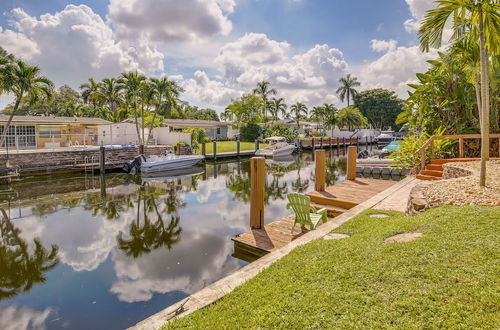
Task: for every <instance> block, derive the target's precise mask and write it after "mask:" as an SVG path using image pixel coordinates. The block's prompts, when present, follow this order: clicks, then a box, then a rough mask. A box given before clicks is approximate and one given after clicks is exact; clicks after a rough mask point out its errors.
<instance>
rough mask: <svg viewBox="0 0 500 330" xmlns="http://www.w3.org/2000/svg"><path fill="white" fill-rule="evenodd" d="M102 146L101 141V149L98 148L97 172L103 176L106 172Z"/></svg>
mask: <svg viewBox="0 0 500 330" xmlns="http://www.w3.org/2000/svg"><path fill="white" fill-rule="evenodd" d="M104 152H105V149H104V145H103V144H102V141H101V147H100V148H99V172H100V173H101V175H104V173H105V171H106V155H105V153H104Z"/></svg>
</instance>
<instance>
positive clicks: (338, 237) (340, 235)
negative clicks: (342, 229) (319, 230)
mask: <svg viewBox="0 0 500 330" xmlns="http://www.w3.org/2000/svg"><path fill="white" fill-rule="evenodd" d="M347 237H350V236H349V235H346V234H337V233H333V234H328V235H325V236H324V237H323V239H326V240H327V241H329V240H332V239H341V238H347Z"/></svg>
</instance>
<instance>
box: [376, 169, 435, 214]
mask: <svg viewBox="0 0 500 330" xmlns="http://www.w3.org/2000/svg"><path fill="white" fill-rule="evenodd" d="M407 179H408V181H407V182H406V184H405V185H400V186H399V189H398V190H396V191H394V192H393V193H392V194H390V195H389V196H387V197H386V198H384V199H383V200H381V201H380V202H379V203H378V204H376V205H375V206H373V208H374V209H377V210H390V211H399V212H405V211H406V206H407V204H408V197H409V196H410V191H411V190H412V189H413V187H415V186H416V185H417V184H429V183H430V181H425V180H419V179H416V178H414V177H408V178H407Z"/></svg>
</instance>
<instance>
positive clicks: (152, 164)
mask: <svg viewBox="0 0 500 330" xmlns="http://www.w3.org/2000/svg"><path fill="white" fill-rule="evenodd" d="M202 160H203V156H201V155H185V156H177V155H174V154H167V155H165V156H151V157H149V158H146V161H145V162H143V163H142V164H141V172H142V173H151V172H160V171H168V170H176V169H180V168H185V167H189V166H194V165H196V164H198V163H199V162H201V161H202Z"/></svg>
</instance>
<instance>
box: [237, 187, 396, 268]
mask: <svg viewBox="0 0 500 330" xmlns="http://www.w3.org/2000/svg"><path fill="white" fill-rule="evenodd" d="M396 183H397V181H390V180H376V179H366V178H357V179H355V180H346V181H344V182H342V183H340V184H337V185H334V186H330V187H326V189H325V191H312V192H310V193H307V194H306V195H308V196H309V197H311V203H312V205H313V206H314V207H316V208H317V209H320V208H326V209H327V210H328V216H329V217H334V216H337V215H340V214H342V213H344V212H345V211H347V210H348V209H350V208H352V207H354V206H356V205H358V204H360V203H362V202H364V201H366V200H368V199H370V198H371V197H373V196H375V195H376V194H378V193H380V192H382V191H384V190H385V189H387V188H389V187H391V186H392V185H394V184H396ZM293 219H294V215H291V216H288V217H286V218H283V219H280V220H278V221H274V222H272V223H269V224H266V225H265V226H264V228H262V229H252V230H250V231H249V232H246V233H244V234H240V235H238V236H236V237H233V239H232V240H233V242H234V254H233V256H234V257H236V258H239V259H242V260H246V261H253V260H256V259H258V258H260V257H261V256H263V255H265V254H267V253H269V252H271V251H274V250H276V249H279V248H281V247H283V246H285V245H287V244H288V243H290V242H291V241H293V240H294V239H296V238H298V237H300V236H302V235H303V234H304V233H306V232H307V231H308V230H302V231H301V228H300V226H299V225H297V226H296V227H295V231H294V234H292V233H291V228H292V224H293Z"/></svg>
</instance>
